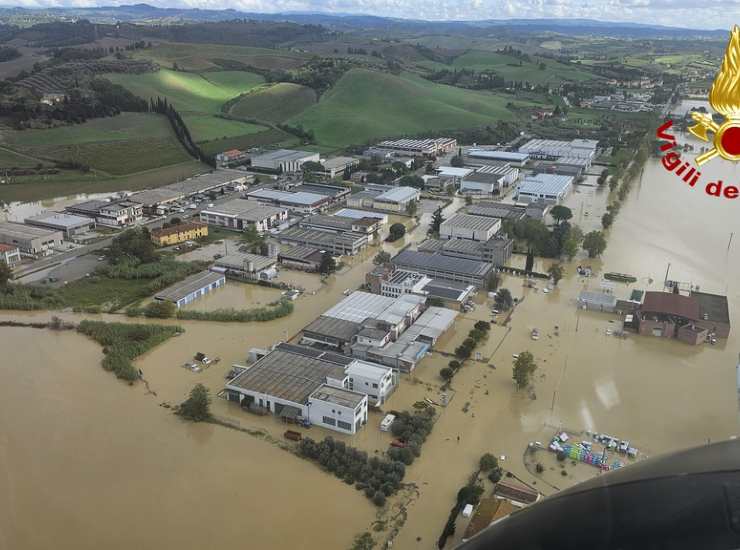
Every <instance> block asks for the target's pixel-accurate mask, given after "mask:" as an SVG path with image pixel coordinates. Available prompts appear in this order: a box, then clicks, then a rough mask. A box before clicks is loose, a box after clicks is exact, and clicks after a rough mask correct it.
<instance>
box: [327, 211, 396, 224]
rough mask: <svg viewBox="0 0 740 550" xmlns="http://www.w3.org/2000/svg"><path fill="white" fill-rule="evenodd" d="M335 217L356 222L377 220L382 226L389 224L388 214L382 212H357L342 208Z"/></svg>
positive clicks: (335, 213)
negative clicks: (363, 219) (361, 219)
mask: <svg viewBox="0 0 740 550" xmlns="http://www.w3.org/2000/svg"><path fill="white" fill-rule="evenodd" d="M333 215H334V216H339V217H340V218H352V219H355V220H358V219H360V218H375V219H377V220H378V221H379V223H380V224H381V225H385V224H387V223H388V214H383V213H382V212H373V211H371V210H356V209H354V208H342V209H340V210H337V211H336V212H334V214H333Z"/></svg>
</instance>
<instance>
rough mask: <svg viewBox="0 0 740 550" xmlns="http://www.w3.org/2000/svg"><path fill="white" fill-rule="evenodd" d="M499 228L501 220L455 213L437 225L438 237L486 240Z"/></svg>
mask: <svg viewBox="0 0 740 550" xmlns="http://www.w3.org/2000/svg"><path fill="white" fill-rule="evenodd" d="M500 230H501V220H500V219H498V218H491V217H487V216H473V215H471V214H455V215H454V216H453V217H451V218H449V219H447V220H445V221H444V222H442V225H440V227H439V238H440V239H468V240H471V241H488V240H490V239H491V238H492V237H493V236H494V235H495V234H496V233H498V232H499V231H500Z"/></svg>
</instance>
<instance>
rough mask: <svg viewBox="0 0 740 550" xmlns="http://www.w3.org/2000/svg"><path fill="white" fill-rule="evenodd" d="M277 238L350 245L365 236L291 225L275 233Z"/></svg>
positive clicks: (365, 237)
mask: <svg viewBox="0 0 740 550" xmlns="http://www.w3.org/2000/svg"><path fill="white" fill-rule="evenodd" d="M277 238H278V240H280V241H282V240H288V241H291V240H292V241H310V242H311V244H312V245H313V244H318V245H321V246H323V245H333V244H334V243H346V244H348V245H352V244H353V243H354V242H356V241H358V240H361V239H365V241H367V236H365V235H360V234H358V233H333V232H331V231H322V230H321V229H307V228H302V227H291V228H290V229H286V230H285V231H281V232H280V233H278V235H277Z"/></svg>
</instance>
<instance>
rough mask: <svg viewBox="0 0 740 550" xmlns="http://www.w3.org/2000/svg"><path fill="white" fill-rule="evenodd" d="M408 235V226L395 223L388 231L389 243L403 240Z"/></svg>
mask: <svg viewBox="0 0 740 550" xmlns="http://www.w3.org/2000/svg"><path fill="white" fill-rule="evenodd" d="M405 234H406V226H405V225H403V224H402V223H398V222H397V223H394V224H393V225H391V227H390V229H389V230H388V241H389V242H393V241H397V240H398V239H402V238H403V236H404V235H405Z"/></svg>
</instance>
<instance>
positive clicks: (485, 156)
mask: <svg viewBox="0 0 740 550" xmlns="http://www.w3.org/2000/svg"><path fill="white" fill-rule="evenodd" d="M465 155H466V160H465V162H466V164H467V163H468V161H470V162H471V163H474V162H487V161H494V162H505V163H507V164H509V165H511V166H513V167H515V168H522V167H523V166H524V165H525V164H526V163H527V161H528V160H529V154H528V153H525V152H521V151H520V152H518V153H515V152H512V151H499V150H496V149H481V148H472V149H468V151H467V153H466V154H465Z"/></svg>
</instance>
